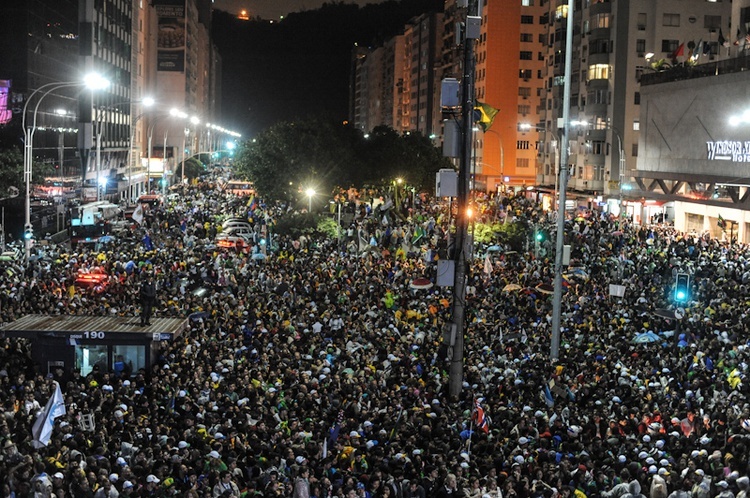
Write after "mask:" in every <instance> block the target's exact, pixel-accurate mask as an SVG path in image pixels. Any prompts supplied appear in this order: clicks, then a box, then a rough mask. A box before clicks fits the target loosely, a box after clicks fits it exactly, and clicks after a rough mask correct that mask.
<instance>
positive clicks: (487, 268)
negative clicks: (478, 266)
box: [484, 252, 492, 276]
mask: <svg viewBox="0 0 750 498" xmlns="http://www.w3.org/2000/svg"><path fill="white" fill-rule="evenodd" d="M484 273H486V274H487V276H490V275H492V259H491V258H490V253H489V252H488V253H487V255H486V256H485V257H484Z"/></svg>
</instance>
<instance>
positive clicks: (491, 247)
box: [487, 245, 501, 252]
mask: <svg viewBox="0 0 750 498" xmlns="http://www.w3.org/2000/svg"><path fill="white" fill-rule="evenodd" d="M500 250H501V249H500V246H498V245H494V246H490V247H488V248H487V252H498V251H500Z"/></svg>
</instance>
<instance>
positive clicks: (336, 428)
mask: <svg viewBox="0 0 750 498" xmlns="http://www.w3.org/2000/svg"><path fill="white" fill-rule="evenodd" d="M343 423H344V410H339V414H338V416H337V417H336V423H334V424H333V427H331V430H330V431H329V433H328V440H329V444H330V445H332V444H334V443H335V442H336V440H337V439H338V438H339V432H341V424H343Z"/></svg>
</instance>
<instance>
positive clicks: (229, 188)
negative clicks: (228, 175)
mask: <svg viewBox="0 0 750 498" xmlns="http://www.w3.org/2000/svg"><path fill="white" fill-rule="evenodd" d="M224 191H225V192H230V193H232V194H234V195H239V196H242V195H255V185H253V182H249V181H247V180H229V181H228V182H227V183H226V184H225V185H224Z"/></svg>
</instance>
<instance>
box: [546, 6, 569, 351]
mask: <svg viewBox="0 0 750 498" xmlns="http://www.w3.org/2000/svg"><path fill="white" fill-rule="evenodd" d="M572 58H573V0H568V19H567V32H566V33H565V76H564V84H563V101H562V109H563V115H562V120H563V131H562V136H561V137H560V138H561V139H562V142H561V144H560V145H561V147H562V148H561V149H560V203H559V205H558V208H557V209H558V212H557V239H556V243H555V280H554V294H553V301H552V340H551V344H550V353H549V357H550V360H551V361H555V360H557V358H558V356H559V354H560V336H561V335H562V329H561V327H562V324H561V323H560V319H561V316H562V266H563V246H564V245H565V202H566V201H567V199H566V192H567V190H568V132H569V131H570V77H571V72H572V62H573V61H572V60H571V59H572Z"/></svg>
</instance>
